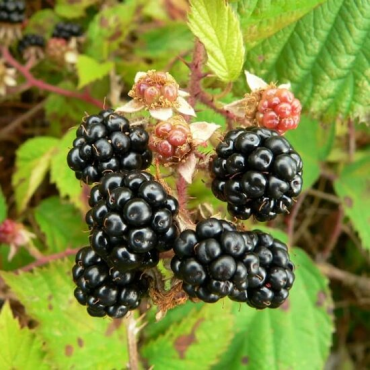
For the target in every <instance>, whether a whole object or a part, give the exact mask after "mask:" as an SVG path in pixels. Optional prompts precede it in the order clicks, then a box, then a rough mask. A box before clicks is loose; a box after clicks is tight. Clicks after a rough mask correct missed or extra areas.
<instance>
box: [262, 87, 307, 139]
mask: <svg viewBox="0 0 370 370" xmlns="http://www.w3.org/2000/svg"><path fill="white" fill-rule="evenodd" d="M301 110H302V106H301V103H300V102H299V100H298V99H296V98H295V97H294V95H293V93H292V92H291V91H289V90H287V89H283V88H269V89H267V90H265V91H264V92H263V93H262V97H261V101H260V102H259V104H258V108H257V113H256V120H257V124H258V125H259V126H262V127H266V128H270V129H274V130H277V131H278V132H279V133H284V132H285V131H287V130H292V129H295V128H297V126H298V123H299V120H300V115H301Z"/></svg>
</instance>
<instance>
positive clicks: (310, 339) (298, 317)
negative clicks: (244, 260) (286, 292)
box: [214, 248, 333, 370]
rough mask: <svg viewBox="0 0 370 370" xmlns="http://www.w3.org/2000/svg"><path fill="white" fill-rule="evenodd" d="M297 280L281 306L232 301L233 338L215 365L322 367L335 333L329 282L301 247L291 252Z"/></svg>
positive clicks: (257, 369) (262, 368) (256, 368)
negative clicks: (260, 306)
mask: <svg viewBox="0 0 370 370" xmlns="http://www.w3.org/2000/svg"><path fill="white" fill-rule="evenodd" d="M291 253H292V259H293V261H294V263H295V266H296V271H295V274H296V280H295V283H294V286H293V288H292V290H291V292H290V297H289V299H288V301H287V302H286V303H284V305H283V306H282V307H280V308H279V309H271V310H269V309H266V310H263V311H261V310H255V309H251V308H250V307H248V306H246V305H243V306H241V305H240V304H237V303H231V302H229V301H226V302H225V308H226V309H227V308H228V306H229V305H232V309H233V313H234V316H235V324H234V329H235V336H234V339H233V341H232V342H231V343H230V345H229V348H228V351H227V352H226V353H225V354H224V356H223V357H222V359H221V361H220V363H219V364H217V366H215V367H214V369H242V368H245V367H246V366H247V367H248V368H249V369H251V370H271V369H299V370H312V369H323V368H324V365H325V362H326V359H327V357H328V355H329V349H330V346H331V340H332V339H331V338H332V332H333V319H332V301H331V296H330V291H329V289H328V284H327V280H326V279H325V278H324V277H323V275H322V274H321V273H320V271H319V270H318V269H317V267H316V266H315V265H314V264H313V262H312V261H311V259H310V258H309V257H308V256H307V255H306V253H305V252H304V251H303V250H301V249H298V248H296V249H293V250H292V252H291Z"/></svg>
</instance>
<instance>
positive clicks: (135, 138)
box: [67, 109, 152, 184]
mask: <svg viewBox="0 0 370 370" xmlns="http://www.w3.org/2000/svg"><path fill="white" fill-rule="evenodd" d="M76 136H77V138H76V139H75V140H74V142H73V148H72V149H71V150H70V151H69V153H68V157H67V160H68V165H69V167H70V168H71V169H72V170H73V171H75V172H76V177H77V179H81V180H82V181H84V182H86V183H88V184H91V183H93V182H96V181H99V180H100V179H101V177H102V176H103V174H104V173H106V172H117V171H120V170H122V169H125V170H134V169H137V170H142V169H145V168H147V167H149V165H150V164H151V162H152V152H151V150H149V149H148V141H149V135H148V133H147V132H146V130H145V129H144V128H142V127H139V126H136V127H130V124H129V121H128V120H127V119H126V118H125V117H123V116H120V115H118V114H115V113H114V111H113V110H111V109H109V110H103V111H101V112H100V113H99V114H98V115H91V116H88V117H86V118H85V119H84V120H83V122H82V124H81V125H80V126H79V128H78V129H77V132H76Z"/></svg>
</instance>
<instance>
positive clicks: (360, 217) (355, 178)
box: [334, 155, 370, 250]
mask: <svg viewBox="0 0 370 370" xmlns="http://www.w3.org/2000/svg"><path fill="white" fill-rule="evenodd" d="M369 173H370V156H369V155H368V156H367V157H366V158H362V159H360V160H359V161H357V162H354V163H351V164H348V165H347V166H345V167H344V169H343V171H342V172H341V174H340V176H339V178H338V179H337V180H336V181H335V183H334V188H335V192H336V193H337V194H338V196H339V197H340V198H341V200H342V205H343V208H344V212H345V214H346V215H347V216H348V217H349V218H350V220H351V221H352V223H353V226H354V227H355V229H356V230H357V232H358V233H359V235H360V238H361V240H362V244H363V247H364V248H365V249H367V250H370V228H369V223H370V187H369Z"/></svg>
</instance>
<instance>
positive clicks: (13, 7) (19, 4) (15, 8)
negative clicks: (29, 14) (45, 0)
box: [0, 0, 26, 24]
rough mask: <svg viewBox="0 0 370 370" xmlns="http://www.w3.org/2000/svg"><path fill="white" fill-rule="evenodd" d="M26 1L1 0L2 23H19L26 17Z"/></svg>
mask: <svg viewBox="0 0 370 370" xmlns="http://www.w3.org/2000/svg"><path fill="white" fill-rule="evenodd" d="M25 8H26V6H25V3H24V1H10V0H3V1H1V2H0V23H9V24H19V23H22V22H23V21H24V18H25Z"/></svg>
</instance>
